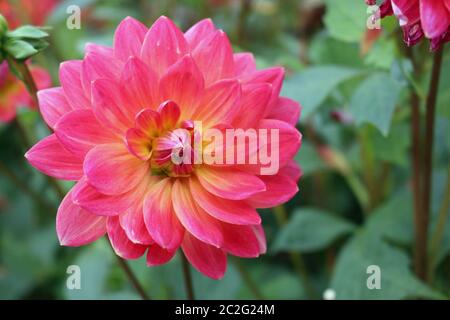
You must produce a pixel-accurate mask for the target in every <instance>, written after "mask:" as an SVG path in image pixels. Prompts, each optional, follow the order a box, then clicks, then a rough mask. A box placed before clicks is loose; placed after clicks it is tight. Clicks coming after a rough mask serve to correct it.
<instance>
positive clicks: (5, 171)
mask: <svg viewBox="0 0 450 320" xmlns="http://www.w3.org/2000/svg"><path fill="white" fill-rule="evenodd" d="M0 174H1V175H3V176H5V177H6V178H8V179H9V180H10V181H11V182H12V183H14V184H15V185H16V186H17V187H18V188H19V189H20V190H22V191H23V192H24V193H25V194H28V195H29V196H30V198H32V199H33V201H35V202H36V204H38V205H40V206H42V207H43V208H46V209H50V205H49V204H48V203H47V202H45V201H44V199H43V198H42V197H41V196H40V195H39V194H38V193H36V192H35V191H34V190H33V189H31V188H30V187H29V186H28V185H27V184H26V183H24V182H23V181H22V180H21V179H20V178H19V177H18V176H17V175H16V174H15V173H14V172H13V171H12V170H10V169H9V168H8V167H7V166H6V165H5V164H4V163H3V162H0Z"/></svg>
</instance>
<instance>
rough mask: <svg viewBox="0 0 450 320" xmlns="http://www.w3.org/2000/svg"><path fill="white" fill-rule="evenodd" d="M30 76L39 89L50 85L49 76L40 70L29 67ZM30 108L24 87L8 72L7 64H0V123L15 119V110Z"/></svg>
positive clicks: (31, 104) (28, 96) (30, 100)
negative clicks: (22, 107)
mask: <svg viewBox="0 0 450 320" xmlns="http://www.w3.org/2000/svg"><path fill="white" fill-rule="evenodd" d="M30 69H31V75H32V77H33V79H34V81H35V82H36V85H37V87H38V88H39V89H44V88H48V87H49V86H50V84H51V79H50V75H49V74H48V73H47V71H45V70H44V69H42V68H39V67H34V66H31V68H30ZM21 106H24V107H31V108H36V107H37V106H34V105H33V100H32V98H31V96H30V94H29V93H28V91H27V89H26V87H25V85H24V84H23V83H22V82H21V81H20V80H19V79H17V78H16V77H15V76H14V75H13V74H12V73H11V72H10V71H9V67H8V63H7V62H6V61H3V62H2V63H0V122H3V123H5V122H9V121H11V120H13V119H14V118H15V117H16V111H17V108H19V107H21Z"/></svg>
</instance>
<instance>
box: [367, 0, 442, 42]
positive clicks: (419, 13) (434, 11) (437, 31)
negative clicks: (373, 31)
mask: <svg viewBox="0 0 450 320" xmlns="http://www.w3.org/2000/svg"><path fill="white" fill-rule="evenodd" d="M366 2H367V3H368V4H370V5H373V4H375V3H376V0H366ZM380 9H381V17H382V18H383V17H384V16H387V15H392V14H395V16H396V17H397V18H398V19H399V22H400V26H401V27H402V28H403V33H404V40H405V42H406V44H407V45H408V46H412V45H415V44H416V43H417V42H419V41H420V40H421V39H422V38H423V36H424V35H425V37H427V38H428V39H430V40H431V48H432V50H436V49H438V48H439V47H440V46H441V44H442V43H445V42H448V41H449V40H450V0H385V1H384V2H383V3H382V4H381V7H380Z"/></svg>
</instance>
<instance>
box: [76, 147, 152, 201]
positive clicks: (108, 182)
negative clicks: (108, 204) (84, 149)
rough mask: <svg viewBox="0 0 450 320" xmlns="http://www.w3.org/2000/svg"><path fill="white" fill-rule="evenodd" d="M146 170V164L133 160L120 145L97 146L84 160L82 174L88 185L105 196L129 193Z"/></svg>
mask: <svg viewBox="0 0 450 320" xmlns="http://www.w3.org/2000/svg"><path fill="white" fill-rule="evenodd" d="M148 170H149V168H148V163H146V162H143V161H141V160H139V159H137V158H135V157H134V156H133V155H131V154H130V153H129V152H128V150H127V149H126V147H125V146H124V145H122V144H104V145H98V146H96V147H94V148H93V149H91V151H89V153H88V154H87V155H86V158H85V160H84V173H85V174H86V176H87V179H88V182H89V184H91V185H92V186H93V187H94V188H96V189H97V190H98V191H99V192H101V193H104V194H106V195H119V194H123V193H125V192H128V191H130V190H131V189H133V188H134V187H136V186H137V185H138V184H139V183H140V182H141V181H142V179H143V178H144V177H145V175H146V174H147V173H148Z"/></svg>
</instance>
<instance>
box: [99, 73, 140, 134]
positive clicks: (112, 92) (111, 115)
mask: <svg viewBox="0 0 450 320" xmlns="http://www.w3.org/2000/svg"><path fill="white" fill-rule="evenodd" d="M125 105H126V104H125V102H124V99H123V96H122V95H121V90H120V86H119V85H118V84H117V83H116V82H114V81H112V80H109V79H97V80H95V81H94V82H93V83H92V107H93V110H94V114H95V116H96V117H97V119H98V121H99V122H100V123H102V124H104V125H106V126H108V127H109V128H110V129H111V130H114V132H116V133H118V134H121V135H122V134H124V133H125V132H126V130H127V129H128V128H131V127H133V124H134V115H133V114H131V113H130V112H128V111H127V110H126V108H125Z"/></svg>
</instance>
